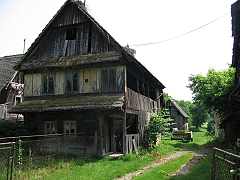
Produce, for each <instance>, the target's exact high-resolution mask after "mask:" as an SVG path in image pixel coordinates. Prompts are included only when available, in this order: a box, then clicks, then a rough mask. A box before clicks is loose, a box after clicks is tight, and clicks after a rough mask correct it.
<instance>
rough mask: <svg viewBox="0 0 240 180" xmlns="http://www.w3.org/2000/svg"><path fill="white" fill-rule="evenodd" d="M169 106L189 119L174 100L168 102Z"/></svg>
mask: <svg viewBox="0 0 240 180" xmlns="http://www.w3.org/2000/svg"><path fill="white" fill-rule="evenodd" d="M167 105H168V106H174V107H175V108H176V109H177V110H178V111H179V112H180V113H181V114H182V116H184V117H186V118H188V117H189V116H188V115H187V114H186V113H185V111H183V109H182V108H181V107H180V106H179V105H178V104H177V103H176V102H175V101H172V100H170V99H169V100H168V101H167Z"/></svg>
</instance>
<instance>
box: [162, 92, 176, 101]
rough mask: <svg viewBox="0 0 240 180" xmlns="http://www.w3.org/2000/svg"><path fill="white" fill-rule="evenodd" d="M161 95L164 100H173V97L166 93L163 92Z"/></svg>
mask: <svg viewBox="0 0 240 180" xmlns="http://www.w3.org/2000/svg"><path fill="white" fill-rule="evenodd" d="M163 96H164V101H165V102H167V101H168V100H169V99H171V100H174V99H173V98H172V96H170V95H169V94H168V93H165V92H164V93H163Z"/></svg>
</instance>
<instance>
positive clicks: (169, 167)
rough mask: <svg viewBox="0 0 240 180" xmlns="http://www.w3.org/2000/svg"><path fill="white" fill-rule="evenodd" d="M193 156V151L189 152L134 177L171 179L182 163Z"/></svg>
mask: <svg viewBox="0 0 240 180" xmlns="http://www.w3.org/2000/svg"><path fill="white" fill-rule="evenodd" d="M192 157H193V153H187V154H184V155H182V156H180V157H176V158H175V159H173V160H171V161H169V162H167V163H164V164H161V165H159V166H157V167H155V168H152V169H149V170H147V171H145V172H144V173H143V174H141V175H140V176H137V177H134V178H133V180H145V179H148V180H155V179H166V180H167V179H171V177H172V176H173V174H174V173H176V171H177V170H178V169H180V168H181V166H182V164H183V163H187V162H188V161H189V160H190V159H191V158H192Z"/></svg>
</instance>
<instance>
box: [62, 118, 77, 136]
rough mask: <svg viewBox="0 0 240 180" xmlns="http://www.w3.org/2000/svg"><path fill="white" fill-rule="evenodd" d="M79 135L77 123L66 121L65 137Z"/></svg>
mask: <svg viewBox="0 0 240 180" xmlns="http://www.w3.org/2000/svg"><path fill="white" fill-rule="evenodd" d="M76 133H77V126H76V121H64V135H69V136H70V135H75V136H76Z"/></svg>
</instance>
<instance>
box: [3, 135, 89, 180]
mask: <svg viewBox="0 0 240 180" xmlns="http://www.w3.org/2000/svg"><path fill="white" fill-rule="evenodd" d="M61 153H62V154H79V155H83V156H85V155H86V136H85V132H81V133H77V134H74V136H65V135H63V134H50V135H35V136H19V137H7V138H0V172H1V173H0V179H7V180H8V179H12V178H13V175H14V173H15V175H16V174H18V172H20V171H21V170H23V169H27V168H32V167H33V165H34V166H36V165H37V166H41V165H43V163H52V162H51V161H50V160H49V159H50V157H53V156H58V155H59V154H61Z"/></svg>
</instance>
